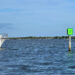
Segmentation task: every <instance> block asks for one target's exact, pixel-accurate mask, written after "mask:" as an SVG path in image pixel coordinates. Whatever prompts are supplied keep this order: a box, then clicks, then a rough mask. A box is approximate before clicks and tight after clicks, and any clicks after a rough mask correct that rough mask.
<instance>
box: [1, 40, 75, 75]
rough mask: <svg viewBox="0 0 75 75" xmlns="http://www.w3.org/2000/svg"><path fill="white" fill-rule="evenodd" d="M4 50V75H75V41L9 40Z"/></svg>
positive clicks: (2, 60) (2, 52)
mask: <svg viewBox="0 0 75 75" xmlns="http://www.w3.org/2000/svg"><path fill="white" fill-rule="evenodd" d="M2 47H3V48H2V49H0V75H71V74H72V75H73V74H74V75H75V40H72V51H71V52H68V40H66V39H25V40H6V41H5V42H4V44H3V45H2Z"/></svg>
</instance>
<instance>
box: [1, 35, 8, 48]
mask: <svg viewBox="0 0 75 75" xmlns="http://www.w3.org/2000/svg"><path fill="white" fill-rule="evenodd" d="M6 38H8V35H7V34H0V48H1V46H2V44H3V43H4V41H5V40H6Z"/></svg>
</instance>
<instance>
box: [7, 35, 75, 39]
mask: <svg viewBox="0 0 75 75" xmlns="http://www.w3.org/2000/svg"><path fill="white" fill-rule="evenodd" d="M7 39H68V36H55V37H34V36H29V37H8V38H7ZM72 39H75V36H72Z"/></svg>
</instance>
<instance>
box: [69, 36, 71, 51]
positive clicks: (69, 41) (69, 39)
mask: <svg viewBox="0 0 75 75" xmlns="http://www.w3.org/2000/svg"><path fill="white" fill-rule="evenodd" d="M69 51H71V36H69Z"/></svg>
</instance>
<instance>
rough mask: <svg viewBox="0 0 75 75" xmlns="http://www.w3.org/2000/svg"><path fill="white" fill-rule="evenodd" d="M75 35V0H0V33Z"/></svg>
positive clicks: (15, 35)
mask: <svg viewBox="0 0 75 75" xmlns="http://www.w3.org/2000/svg"><path fill="white" fill-rule="evenodd" d="M67 28H73V31H74V34H73V36H74V35H75V0H0V33H7V34H8V35H9V37H25V36H66V35H67Z"/></svg>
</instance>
